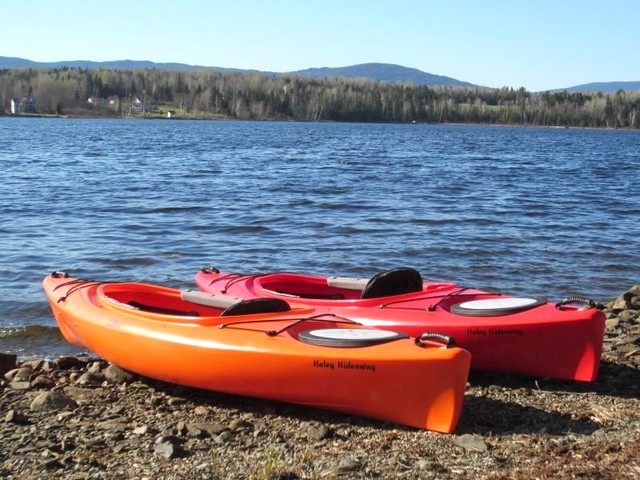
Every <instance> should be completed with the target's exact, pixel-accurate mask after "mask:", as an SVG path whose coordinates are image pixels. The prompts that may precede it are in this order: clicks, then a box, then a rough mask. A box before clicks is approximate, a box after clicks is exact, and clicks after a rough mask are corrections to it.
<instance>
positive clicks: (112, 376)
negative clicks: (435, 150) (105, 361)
mask: <svg viewBox="0 0 640 480" xmlns="http://www.w3.org/2000/svg"><path fill="white" fill-rule="evenodd" d="M103 374H104V378H106V379H107V381H109V382H111V383H125V382H130V381H132V380H133V378H134V377H133V374H131V373H129V372H127V371H126V370H123V369H121V368H120V367H117V366H115V365H109V366H108V367H107V368H105V369H104V372H103Z"/></svg>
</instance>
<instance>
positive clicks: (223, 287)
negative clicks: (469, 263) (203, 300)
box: [196, 267, 605, 381]
mask: <svg viewBox="0 0 640 480" xmlns="http://www.w3.org/2000/svg"><path fill="white" fill-rule="evenodd" d="M196 284H197V285H198V287H199V288H200V290H202V291H205V292H210V293H226V294H227V295H233V296H235V297H239V298H243V299H249V298H274V299H286V300H287V301H289V302H291V303H292V304H293V303H294V302H295V303H296V304H298V305H303V306H307V307H313V308H315V309H316V311H317V312H321V313H331V314H334V315H341V316H345V317H349V318H351V319H353V320H356V321H357V322H358V323H361V324H363V325H365V326H367V327H370V328H381V329H388V330H393V331H397V332H402V333H405V334H408V335H410V336H417V335H420V333H421V332H425V331H435V332H441V333H444V334H446V335H450V336H452V337H454V338H455V339H456V344H457V345H458V346H459V347H461V348H464V349H465V350H468V351H469V352H470V353H471V358H472V360H471V368H472V369H477V370H488V371H495V372H504V373H513V374H519V375H528V376H534V377H552V378H560V379H567V380H580V381H592V380H594V379H595V378H596V376H597V373H598V369H599V366H600V357H601V353H602V342H603V338H604V326H605V316H604V314H603V313H602V312H601V311H600V310H598V309H597V308H594V303H593V302H591V301H590V300H589V299H586V298H582V297H579V298H578V297H575V298H570V299H567V300H566V301H562V302H557V303H554V302H549V301H547V300H546V299H545V298H527V297H511V296H508V295H502V294H499V293H492V292H485V291H481V290H476V289H472V288H465V287H460V286H458V285H456V284H454V283H440V282H425V281H423V279H422V277H421V275H420V273H419V272H417V271H415V270H414V269H411V268H398V269H394V270H390V271H387V272H382V273H380V274H378V275H376V276H374V277H372V278H371V279H354V278H345V277H324V276H320V275H307V274H301V273H288V272H282V273H279V272H274V273H264V274H254V275H251V274H240V273H225V272H220V271H218V270H217V269H215V268H213V267H203V268H202V269H201V270H200V272H198V274H197V275H196Z"/></svg>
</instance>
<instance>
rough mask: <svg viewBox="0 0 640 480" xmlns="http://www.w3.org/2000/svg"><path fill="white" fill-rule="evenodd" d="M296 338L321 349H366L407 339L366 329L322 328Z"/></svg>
mask: <svg viewBox="0 0 640 480" xmlns="http://www.w3.org/2000/svg"><path fill="white" fill-rule="evenodd" d="M298 338H299V339H300V340H301V341H303V342H306V343H311V344H313V345H321V346H323V347H366V346H369V345H377V344H380V343H386V342H392V341H394V340H399V339H401V338H408V336H407V335H405V334H403V333H397V332H391V331H389V330H374V329H367V328H323V329H317V330H306V331H304V332H300V335H299V336H298Z"/></svg>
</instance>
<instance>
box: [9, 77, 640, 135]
mask: <svg viewBox="0 0 640 480" xmlns="http://www.w3.org/2000/svg"><path fill="white" fill-rule="evenodd" d="M12 98H18V99H21V98H32V99H34V100H35V101H36V105H37V107H36V109H37V112H38V113H43V114H59V115H72V116H115V115H118V116H120V115H122V116H128V115H132V114H135V115H143V116H144V115H146V116H151V115H153V114H156V115H158V114H162V113H164V112H166V111H169V110H175V111H176V112H177V113H178V114H179V115H181V116H186V117H191V118H236V119H254V120H300V121H351V122H389V123H394V122H429V123H444V122H448V123H488V124H517V125H540V126H566V127H606V128H632V129H637V128H640V93H638V92H627V91H622V90H620V91H618V92H616V93H612V94H603V93H569V92H567V91H560V92H544V93H531V92H529V91H527V90H526V89H524V88H518V89H514V88H509V87H503V88H498V89H491V88H481V87H476V88H463V87H429V86H419V85H415V84H411V83H405V84H389V83H384V82H378V81H373V80H368V79H346V78H328V79H314V78H306V77H301V76H295V75H288V74H277V75H269V74H262V73H256V74H247V73H232V72H226V71H225V72H222V71H216V70H211V69H207V70H199V71H186V72H185V71H173V70H157V69H139V70H112V69H81V68H58V69H39V68H38V69H36V68H29V69H4V70H0V113H4V114H7V113H8V112H9V104H10V102H11V99H12ZM108 99H109V101H107V100H108ZM134 102H135V103H136V105H137V108H135V109H134V108H133V107H134Z"/></svg>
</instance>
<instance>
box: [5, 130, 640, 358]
mask: <svg viewBox="0 0 640 480" xmlns="http://www.w3.org/2000/svg"><path fill="white" fill-rule="evenodd" d="M0 165H1V168H2V173H1V175H2V183H3V187H4V192H3V193H4V195H3V199H2V209H1V211H0V220H1V221H0V252H1V253H0V270H1V271H2V272H3V279H2V281H1V282H0V351H5V352H13V353H18V354H19V355H20V356H22V357H32V356H42V355H44V356H53V355H58V354H62V353H67V352H68V353H74V352H75V350H74V349H73V347H70V346H68V345H66V343H65V342H64V341H62V340H61V337H60V335H59V334H58V332H57V329H56V328H54V327H55V323H54V320H53V317H52V315H51V312H50V310H49V307H48V305H47V303H46V299H45V296H44V293H43V292H42V289H41V286H40V282H41V280H42V278H43V277H44V276H45V275H47V274H48V273H50V272H51V271H53V270H57V269H63V270H66V271H67V272H69V273H70V274H71V275H72V276H76V277H82V278H92V279H99V280H127V281H128V280H133V281H146V282H154V283H160V284H165V285H170V286H175V287H183V288H193V287H194V282H193V276H194V275H195V273H196V271H197V270H198V268H199V267H200V266H201V265H203V264H212V265H214V266H216V267H218V268H220V269H221V270H227V271H242V272H264V271H274V270H280V271H302V272H307V273H321V274H332V275H342V276H360V277H368V276H372V275H374V274H375V273H377V272H379V271H382V270H385V269H390V268H394V267H398V266H411V267H414V268H416V269H418V270H419V271H420V272H421V273H422V275H423V277H425V278H426V279H431V280H450V281H455V282H457V283H459V284H462V285H466V286H474V287H479V288H488V289H494V290H498V291H501V292H504V293H510V294H523V295H524V294H527V295H545V296H547V297H549V298H550V299H551V300H559V299H561V298H563V297H565V296H568V295H574V294H583V295H587V296H590V297H591V298H594V299H596V300H605V299H608V298H611V297H615V296H617V295H618V294H620V293H622V292H623V291H625V290H626V289H628V288H629V287H631V286H632V285H634V284H637V283H640V248H639V247H640V132H638V131H601V130H579V129H543V128H524V127H489V126H452V125H387V124H383V125H374V124H336V123H285V122H236V121H186V120H185V121H169V120H166V121H163V120H149V121H144V120H125V119H123V120H72V119H21V118H0Z"/></svg>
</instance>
